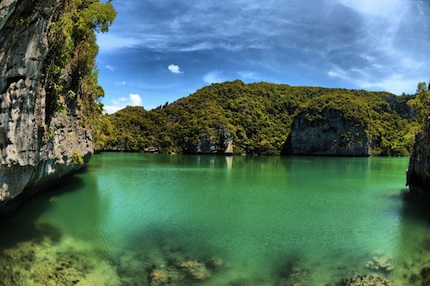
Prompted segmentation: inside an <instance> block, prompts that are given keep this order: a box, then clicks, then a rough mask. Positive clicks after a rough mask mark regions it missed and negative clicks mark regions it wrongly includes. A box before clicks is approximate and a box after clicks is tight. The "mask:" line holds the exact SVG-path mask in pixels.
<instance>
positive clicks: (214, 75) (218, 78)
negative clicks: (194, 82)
mask: <svg viewBox="0 0 430 286" xmlns="http://www.w3.org/2000/svg"><path fill="white" fill-rule="evenodd" d="M203 80H204V82H206V83H208V84H212V83H220V82H223V81H225V80H224V79H223V77H222V73H221V72H219V71H216V70H215V71H211V72H209V73H207V74H206V75H205V76H204V77H203Z"/></svg>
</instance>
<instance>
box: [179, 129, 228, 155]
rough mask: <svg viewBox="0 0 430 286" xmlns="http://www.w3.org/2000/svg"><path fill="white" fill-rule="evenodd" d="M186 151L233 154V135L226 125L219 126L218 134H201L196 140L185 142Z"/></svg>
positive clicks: (192, 152)
mask: <svg viewBox="0 0 430 286" xmlns="http://www.w3.org/2000/svg"><path fill="white" fill-rule="evenodd" d="M184 145H185V146H184V149H185V150H186V153H191V154H233V136H232V135H231V132H230V130H229V129H228V128H227V127H226V126H219V128H218V134H217V135H216V136H207V135H201V136H200V137H199V139H198V140H197V141H196V142H189V140H188V141H187V142H184Z"/></svg>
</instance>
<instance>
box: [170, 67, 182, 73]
mask: <svg viewBox="0 0 430 286" xmlns="http://www.w3.org/2000/svg"><path fill="white" fill-rule="evenodd" d="M167 69H168V70H169V71H171V72H172V73H175V74H181V73H183V72H181V68H180V67H179V66H177V65H169V66H168V67H167Z"/></svg>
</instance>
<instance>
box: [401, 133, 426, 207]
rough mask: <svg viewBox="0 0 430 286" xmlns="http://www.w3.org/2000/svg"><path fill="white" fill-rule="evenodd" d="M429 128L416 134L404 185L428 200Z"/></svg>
mask: <svg viewBox="0 0 430 286" xmlns="http://www.w3.org/2000/svg"><path fill="white" fill-rule="evenodd" d="M429 138H430V130H426V131H424V132H422V133H419V134H417V136H416V137H415V145H414V148H413V150H412V153H411V156H410V160H409V167H408V169H407V180H406V185H409V189H410V191H411V192H412V193H414V194H417V195H419V196H421V197H424V198H425V199H427V200H428V201H430V139H429Z"/></svg>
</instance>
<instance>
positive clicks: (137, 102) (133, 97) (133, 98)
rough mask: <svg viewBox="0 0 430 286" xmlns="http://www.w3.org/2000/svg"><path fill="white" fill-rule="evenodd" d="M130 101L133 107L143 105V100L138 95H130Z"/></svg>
mask: <svg viewBox="0 0 430 286" xmlns="http://www.w3.org/2000/svg"><path fill="white" fill-rule="evenodd" d="M130 101H131V104H132V105H133V106H136V105H141V104H142V98H141V97H140V95H138V94H137V93H132V94H130Z"/></svg>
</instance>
